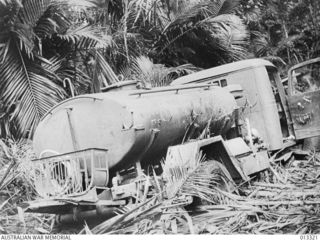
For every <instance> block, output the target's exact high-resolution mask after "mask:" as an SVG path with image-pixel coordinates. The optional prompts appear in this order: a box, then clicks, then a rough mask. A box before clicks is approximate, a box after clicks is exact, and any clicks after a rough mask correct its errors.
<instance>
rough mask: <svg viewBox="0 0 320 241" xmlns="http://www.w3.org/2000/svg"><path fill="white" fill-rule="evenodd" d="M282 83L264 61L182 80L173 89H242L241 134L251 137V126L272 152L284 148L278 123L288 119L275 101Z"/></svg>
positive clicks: (216, 69) (236, 64)
mask: <svg viewBox="0 0 320 241" xmlns="http://www.w3.org/2000/svg"><path fill="white" fill-rule="evenodd" d="M279 81H280V82H281V79H280V75H279V73H278V71H277V68H276V67H275V66H274V65H273V64H272V63H270V62H269V61H266V60H263V59H249V60H243V61H238V62H234V63H230V64H225V65H221V66H218V67H214V68H211V69H207V70H203V71H199V72H197V73H194V74H190V75H187V76H183V77H180V78H178V79H176V80H174V81H173V82H172V83H171V85H183V84H195V83H210V84H216V85H219V86H221V87H226V86H229V85H240V86H241V87H242V90H243V97H242V98H239V99H237V104H238V106H239V110H238V113H239V123H238V124H239V125H240V126H241V127H240V128H241V133H242V135H243V136H247V135H248V123H249V126H250V129H252V130H253V131H254V133H255V135H258V136H259V137H260V138H261V139H262V140H263V142H264V143H265V144H266V145H267V149H268V150H270V151H273V150H278V149H281V148H282V145H283V142H282V139H283V135H282V130H281V125H280V121H279V120H280V117H282V116H283V118H284V117H285V116H284V115H283V113H284V111H283V107H282V105H281V100H280V98H278V97H277V98H275V95H276V91H275V90H276V83H277V82H279ZM276 99H277V101H276ZM284 132H285V131H284Z"/></svg>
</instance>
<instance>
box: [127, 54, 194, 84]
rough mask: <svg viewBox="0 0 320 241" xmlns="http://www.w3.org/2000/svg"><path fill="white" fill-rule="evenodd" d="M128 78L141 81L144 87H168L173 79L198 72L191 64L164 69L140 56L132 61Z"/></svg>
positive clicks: (160, 65) (164, 67)
mask: <svg viewBox="0 0 320 241" xmlns="http://www.w3.org/2000/svg"><path fill="white" fill-rule="evenodd" d="M129 69H130V71H128V72H129V73H131V76H130V78H131V79H135V80H138V81H141V82H142V83H143V84H144V86H149V87H156V86H166V85H169V84H170V83H171V82H172V81H173V80H174V79H175V78H178V77H180V76H182V75H185V74H191V73H193V72H196V71H199V70H200V69H199V68H196V67H195V66H193V65H192V64H185V65H180V66H177V67H166V66H164V65H162V64H154V63H153V62H152V60H151V59H150V58H148V57H146V56H140V57H138V58H135V59H133V60H132V65H131V66H129Z"/></svg>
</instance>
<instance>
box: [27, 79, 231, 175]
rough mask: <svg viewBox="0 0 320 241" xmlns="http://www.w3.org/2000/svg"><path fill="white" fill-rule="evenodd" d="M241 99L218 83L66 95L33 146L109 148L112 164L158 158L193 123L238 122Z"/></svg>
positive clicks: (214, 128)
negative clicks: (237, 107)
mask: <svg viewBox="0 0 320 241" xmlns="http://www.w3.org/2000/svg"><path fill="white" fill-rule="evenodd" d="M235 108H236V102H235V100H234V98H233V96H232V95H231V94H230V93H229V92H228V91H227V90H225V89H223V88H220V87H213V86H210V87H208V86H206V87H205V86H201V85H194V86H181V87H162V88H157V89H153V90H151V91H141V92H133V91H127V92H125V91H123V92H114V93H113V92H111V93H99V94H90V95H83V96H78V97H74V98H72V99H69V100H66V101H64V102H62V103H60V104H59V105H57V106H56V107H54V108H53V109H52V110H50V111H49V112H48V113H47V114H46V115H45V116H44V118H43V119H42V121H41V122H40V124H39V126H38V127H37V130H36V132H35V135H34V140H33V141H34V148H35V151H36V152H37V153H38V154H40V153H41V152H43V151H49V152H50V151H51V152H52V153H61V154H62V153H66V152H72V151H75V150H83V149H87V148H102V149H108V166H109V168H111V169H113V168H120V167H125V166H127V165H129V164H130V163H134V162H135V161H138V160H140V161H142V162H144V161H152V160H155V159H159V158H160V157H161V155H162V154H165V151H166V149H167V147H168V146H170V145H175V144H178V143H179V142H181V140H182V139H183V137H184V136H185V133H186V131H187V130H188V128H189V130H190V125H191V123H194V124H196V125H193V126H197V127H198V128H197V131H202V130H203V129H204V128H205V126H206V125H207V124H208V121H209V120H211V123H210V129H211V132H212V133H214V134H216V135H218V134H224V133H225V132H226V131H228V130H229V129H230V128H231V125H232V124H233V122H234V110H235Z"/></svg>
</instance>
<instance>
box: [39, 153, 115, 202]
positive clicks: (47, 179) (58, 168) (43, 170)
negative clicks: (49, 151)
mask: <svg viewBox="0 0 320 241" xmlns="http://www.w3.org/2000/svg"><path fill="white" fill-rule="evenodd" d="M33 164H34V166H33V170H34V172H35V173H34V177H35V188H36V190H37V192H38V193H39V195H40V196H42V197H43V198H63V197H64V196H68V197H70V196H78V195H83V194H85V193H87V192H88V191H89V190H90V189H91V188H92V187H93V186H94V185H97V184H98V185H101V186H105V185H107V182H108V177H109V175H108V162H107V150H103V149H86V150H81V151H76V152H70V153H66V154H62V155H55V156H50V157H44V158H41V159H37V160H34V161H33Z"/></svg>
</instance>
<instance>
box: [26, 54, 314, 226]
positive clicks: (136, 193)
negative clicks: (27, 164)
mask: <svg viewBox="0 0 320 241" xmlns="http://www.w3.org/2000/svg"><path fill="white" fill-rule="evenodd" d="M319 61H320V59H318V60H314V62H309V63H307V64H305V65H301V66H300V65H299V66H296V67H293V68H292V69H291V70H290V71H289V79H288V81H289V85H288V86H289V87H288V89H287V91H288V95H287V94H286V93H285V91H286V90H285V88H284V86H283V83H282V81H281V79H280V76H279V73H278V71H277V69H276V67H275V66H274V65H272V64H271V63H270V62H268V61H265V60H260V59H253V60H245V61H239V62H236V63H231V64H227V65H223V66H219V67H216V68H212V69H209V70H204V71H200V72H198V73H195V74H191V75H188V76H185V77H181V78H179V79H177V80H175V81H174V82H173V83H172V84H171V86H168V87H161V88H154V89H151V90H139V91H137V90H132V88H131V87H132V86H134V85H135V82H130V81H129V82H124V83H121V84H118V85H117V86H116V87H109V88H107V89H106V90H105V92H104V93H99V94H90V95H83V96H76V97H74V98H71V99H68V100H66V101H64V102H61V103H60V104H58V105H57V106H55V107H54V108H53V109H51V110H50V111H49V112H48V113H47V114H46V115H45V116H44V117H43V119H42V121H41V122H40V124H39V126H38V128H37V130H36V132H35V135H34V148H35V151H36V153H37V154H38V155H39V159H37V160H34V168H33V169H34V172H35V177H36V178H35V185H36V189H37V191H38V193H39V194H40V196H41V197H42V199H41V200H38V201H34V202H31V203H29V207H28V209H27V211H31V212H42V213H54V214H59V216H58V219H59V221H60V222H68V221H76V220H83V219H89V218H91V217H97V216H100V217H103V218H107V217H110V216H112V215H114V211H115V210H116V208H117V207H121V206H125V205H127V204H130V203H139V202H142V201H143V200H145V199H146V198H147V197H148V196H149V195H150V189H151V186H152V185H153V184H152V181H151V180H150V178H149V176H148V175H146V173H147V172H149V169H150V167H151V166H152V167H153V168H155V171H154V173H153V174H154V175H153V177H154V179H153V181H154V182H158V181H157V175H156V174H160V173H161V167H160V165H159V163H160V162H159V161H160V160H161V158H162V157H163V156H165V154H166V152H167V156H166V161H170V160H173V161H174V159H175V157H176V156H179V158H180V157H181V156H183V160H185V161H186V162H188V160H189V159H190V158H191V159H192V158H194V157H195V156H196V155H198V154H199V153H202V154H204V155H206V156H207V157H208V158H209V159H210V160H215V161H218V162H220V163H222V164H223V165H224V166H225V167H226V169H227V171H228V172H229V173H230V175H231V177H232V179H233V180H234V181H235V182H239V181H246V180H248V176H249V175H252V174H255V173H257V172H259V171H262V170H265V169H266V168H268V159H267V154H268V153H267V152H268V151H276V150H279V149H281V148H282V147H283V137H290V136H293V135H294V136H295V139H297V140H300V139H304V138H307V137H313V136H317V135H319V133H318V134H317V133H316V131H315V130H316V129H315V130H314V129H312V128H313V127H315V128H317V124H318V126H319V123H317V122H318V120H319V118H315V117H316V116H317V115H319V110H318V109H312V108H313V105H312V103H313V102H314V103H317V104H318V102H316V99H314V98H317V97H316V94H315V95H313V92H312V93H311V92H306V93H298V94H296V95H295V94H294V91H293V87H294V86H295V85H297V86H300V85H299V84H295V83H294V80H293V79H294V77H295V78H298V77H299V73H300V72H299V71H298V69H300V68H301V67H303V68H304V67H305V68H306V69H309V68H310V67H311V66H313V64H315V63H318V62H319ZM310 64H311V65H310ZM310 69H311V72H312V71H313V69H314V68H313V67H311V68H310ZM318 69H319V68H318ZM314 71H315V70H314ZM300 75H304V72H303V73H302V72H301V74H300ZM311 76H312V73H311ZM318 81H319V79H318ZM309 82H310V83H311V80H309ZM119 89H120V90H119ZM313 96H315V97H313ZM316 108H319V107H318V106H316ZM316 111H317V113H316ZM306 116H308V117H306ZM311 127H312V128H311ZM302 133H303V134H302ZM242 137H243V138H242ZM195 139H198V140H196V141H194V140H195ZM243 139H245V140H246V142H245V141H244V140H243ZM188 140H191V141H190V142H188ZM181 143H182V144H181ZM168 148H169V149H168Z"/></svg>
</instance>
